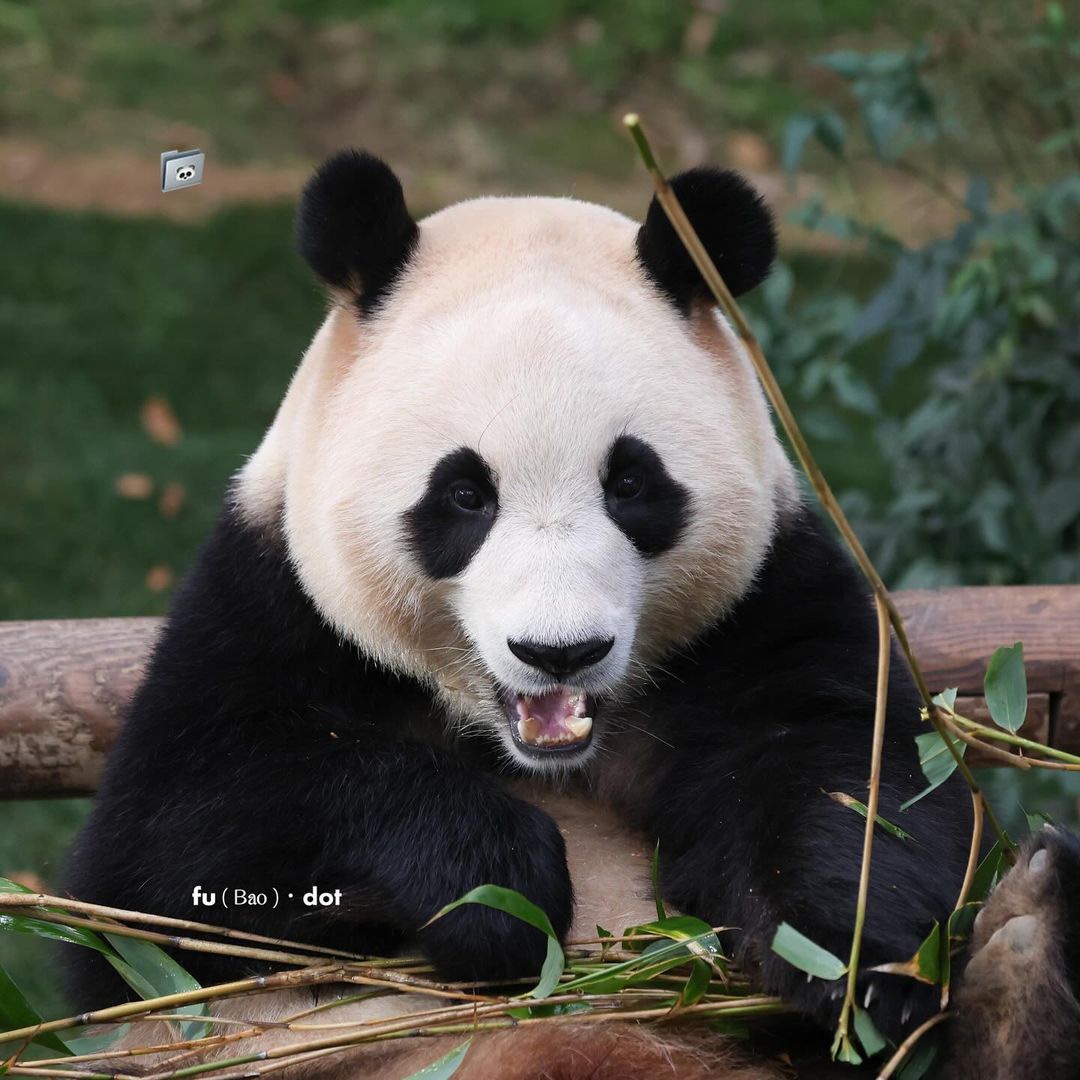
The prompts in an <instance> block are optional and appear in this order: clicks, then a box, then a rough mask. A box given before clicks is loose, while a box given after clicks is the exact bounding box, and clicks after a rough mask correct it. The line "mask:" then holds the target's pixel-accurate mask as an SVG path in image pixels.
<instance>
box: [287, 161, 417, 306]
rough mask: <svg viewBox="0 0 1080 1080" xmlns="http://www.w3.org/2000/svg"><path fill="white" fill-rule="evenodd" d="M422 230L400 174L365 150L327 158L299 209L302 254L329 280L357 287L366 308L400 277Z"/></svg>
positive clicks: (359, 300)
mask: <svg viewBox="0 0 1080 1080" xmlns="http://www.w3.org/2000/svg"><path fill="white" fill-rule="evenodd" d="M419 235H420V234H419V229H418V228H417V226H416V222H415V221H413V219H412V217H411V216H410V214H409V211H408V209H407V208H406V206H405V196H404V195H403V194H402V190H401V183H400V181H399V180H398V178H397V177H396V176H395V175H394V173H393V172H392V171H391V169H390V167H389V166H388V165H386V164H385V163H384V162H382V161H380V160H379V159H378V158H377V157H375V156H374V155H372V154H368V153H365V152H363V151H360V150H342V151H339V152H338V153H337V154H334V155H333V157H330V158H328V159H327V160H326V161H325V162H323V164H322V165H321V166H320V167H319V169H318V171H317V172H316V173H315V175H314V176H313V177H312V178H311V179H310V180H309V181H308V182H307V184H306V185H305V186H304V191H303V194H302V195H301V197H300V205H299V206H298V208H297V211H296V246H297V248H298V249H299V251H300V254H301V255H302V256H303V257H304V259H305V261H306V262H307V263H308V265H309V266H310V267H311V268H312V270H314V271H315V273H316V274H317V275H318V276H319V277H320V278H321V279H322V280H323V281H324V282H325V283H326V284H327V285H333V286H335V287H337V288H342V289H349V290H351V291H352V292H354V293H355V294H356V303H357V305H358V307H359V308H360V310H361V311H364V312H368V311H371V310H372V309H373V308H374V307H375V306H376V305H377V304H378V303H379V301H380V300H381V299H382V298H383V297H384V296H385V295H386V293H387V292H388V291H389V289H390V288H391V286H392V285H393V284H394V282H395V281H396V280H397V278H398V276H399V275H400V274H401V272H402V270H403V269H404V268H405V265H406V264H407V263H408V261H409V256H410V255H411V254H412V252H413V249H414V248H415V247H416V243H417V240H418V238H419Z"/></svg>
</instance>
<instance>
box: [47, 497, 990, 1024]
mask: <svg viewBox="0 0 1080 1080" xmlns="http://www.w3.org/2000/svg"><path fill="white" fill-rule="evenodd" d="M875 654H876V645H875V632H874V619H873V616H872V614H871V609H870V605H869V601H868V599H867V596H866V593H865V589H864V587H863V585H862V582H861V580H860V579H859V577H858V575H857V574H856V572H855V571H854V570H853V569H852V567H851V565H850V564H849V562H848V560H847V559H846V557H845V556H844V555H843V554H842V553H841V551H840V549H839V547H838V545H837V544H836V542H835V541H834V540H833V539H832V538H831V537H830V536H828V535H827V534H826V532H825V531H824V529H823V528H822V527H821V526H820V525H819V524H818V522H817V521H816V519H815V518H814V517H813V516H812V515H809V514H805V515H803V516H802V517H800V518H799V519H798V520H795V521H791V522H789V523H787V525H786V526H785V527H784V528H783V529H782V531H781V532H780V534H779V535H778V537H777V539H776V542H775V545H774V548H773V550H772V552H771V554H770V556H769V558H768V561H767V563H766V565H765V567H764V569H763V571H762V573H761V576H760V581H759V584H758V585H757V587H756V588H755V589H754V590H753V592H752V593H751V594H750V595H749V596H748V597H747V598H746V599H745V600H744V601H743V602H742V603H740V604H739V605H738V607H737V608H736V610H735V611H734V612H733V613H732V615H731V616H730V618H728V619H727V620H726V621H724V622H722V623H720V624H718V625H717V626H715V627H714V628H713V629H712V630H710V631H709V632H707V633H706V634H705V635H704V636H703V637H702V638H701V639H700V640H698V641H697V642H696V643H695V644H694V646H693V647H692V648H690V649H687V650H686V651H685V652H684V653H683V654H682V655H680V656H678V657H675V658H672V659H671V660H669V661H668V662H667V663H666V664H665V667H666V668H667V670H668V672H669V674H667V675H666V676H662V677H660V679H659V682H658V685H656V686H654V687H651V688H650V689H649V690H648V692H647V693H646V694H645V695H644V697H643V698H642V699H641V700H640V701H639V702H637V703H636V705H635V706H634V708H633V711H634V712H635V713H636V714H638V715H643V716H644V717H646V722H647V724H648V728H649V730H651V731H654V732H655V733H657V734H658V735H660V737H661V740H662V741H659V740H651V739H645V740H644V744H645V747H646V749H644V750H642V751H641V754H642V757H641V760H639V761H638V762H637V764H638V766H639V768H640V769H641V772H642V774H643V775H644V776H645V777H647V778H648V779H647V780H646V781H644V782H643V783H642V784H641V785H640V788H639V790H638V791H637V793H636V794H635V797H634V799H633V800H631V801H629V802H628V803H627V805H626V806H625V811H626V813H627V814H628V815H629V817H630V818H631V820H632V821H633V822H634V823H635V824H637V825H638V826H639V827H641V828H643V829H644V830H646V831H647V833H648V834H649V835H652V836H657V837H658V838H659V840H660V850H661V865H662V871H663V882H664V892H665V895H666V896H667V897H668V898H669V900H671V901H672V902H673V903H675V904H678V905H679V906H681V907H682V908H684V909H685V910H687V911H689V912H691V913H694V914H698V915H701V916H702V917H704V918H706V919H709V920H710V921H712V922H713V923H714V924H716V925H721V924H723V925H728V926H737V927H739V928H740V930H739V931H738V932H737V933H736V934H735V935H734V943H735V945H736V947H737V948H738V950H739V951H740V953H741V955H742V956H743V958H744V959H745V960H746V961H747V962H748V963H749V965H750V966H751V968H756V969H757V971H758V975H759V978H760V979H761V981H762V982H763V984H764V986H765V988H766V989H768V990H770V991H777V992H780V993H783V994H784V995H786V996H787V997H789V998H790V999H791V1000H793V1001H795V1002H796V1003H798V1004H800V1005H802V1006H803V1007H804V1008H805V1009H807V1010H808V1011H810V1012H814V1013H817V1014H819V1015H825V1016H828V1015H830V1014H831V1013H832V1012H833V1011H834V1009H835V1007H836V1005H837V1004H838V1002H837V1001H836V999H835V998H834V997H833V996H832V995H833V991H834V989H835V987H834V985H833V984H824V983H821V982H820V981H818V980H814V981H813V982H810V983H808V982H807V981H806V979H805V977H804V976H803V975H801V974H800V973H798V972H796V971H795V970H794V969H792V968H790V967H788V966H787V965H786V964H784V963H783V962H782V961H780V960H779V959H778V958H777V957H775V956H774V955H773V954H772V953H771V952H770V950H769V942H770V940H771V936H772V933H773V930H774V929H775V926H776V924H777V922H778V921H779V920H781V919H784V920H787V921H789V922H791V923H792V924H793V925H794V926H795V927H797V928H798V929H799V930H801V931H803V932H804V933H806V934H808V935H809V936H810V937H812V938H813V939H814V940H816V941H818V942H820V943H821V944H822V945H824V946H825V947H827V948H830V949H832V950H834V951H835V952H837V953H838V954H840V955H844V953H845V950H846V948H847V946H848V943H849V935H850V928H851V923H852V915H853V910H854V900H855V893H856V882H857V878H858V870H859V857H860V851H861V844H862V818H860V817H859V816H858V815H856V814H855V813H854V812H853V811H851V810H850V809H847V808H845V807H843V806H840V805H839V804H837V803H836V802H834V801H833V800H831V799H829V798H828V797H827V796H826V795H825V794H823V791H844V792H847V793H850V794H853V795H856V796H858V795H859V794H860V793H861V792H862V791H864V790H865V784H866V775H867V768H868V761H869V741H870V727H871V715H872V711H873V708H872V703H873V685H874V667H875ZM441 719H442V718H441V717H440V716H439V715H438V710H437V709H436V708H435V707H434V705H433V701H432V699H431V697H430V694H429V692H427V691H425V690H424V689H422V688H421V687H420V686H419V685H417V684H415V683H413V682H411V681H409V680H405V679H400V678H396V677H394V676H392V675H389V674H387V673H386V672H384V671H382V670H380V669H378V668H376V667H375V666H374V665H372V664H371V663H370V662H368V661H366V660H365V659H364V657H363V656H362V655H359V654H358V652H357V650H356V649H355V647H353V646H351V645H349V644H347V643H345V642H342V641H341V640H340V639H339V638H338V637H337V636H336V635H335V634H334V633H333V632H332V631H331V630H329V629H328V628H327V627H326V626H325V625H324V623H323V622H322V620H321V619H320V617H319V615H318V614H317V612H316V611H315V610H314V608H313V606H312V604H311V603H310V602H309V601H308V600H307V598H306V597H305V595H304V594H303V592H302V591H301V589H300V587H299V585H298V584H297V581H296V579H295V577H294V575H293V572H292V570H291V568H290V565H289V563H288V560H287V558H286V557H285V553H284V550H283V545H282V541H281V540H280V538H279V537H277V536H273V535H262V534H259V533H257V532H255V531H253V530H252V529H250V528H248V527H246V526H244V525H243V524H241V522H240V521H239V520H238V519H237V518H236V517H235V515H234V514H233V513H232V512H231V511H226V512H225V514H224V515H223V517H222V519H221V521H220V522H219V524H218V526H217V528H216V530H215V532H214V534H213V535H212V536H211V538H210V539H209V541H208V542H207V544H206V545H205V547H204V548H203V550H202V553H201V554H200V556H199V558H198V561H197V564H196V567H195V569H194V571H193V573H192V575H191V577H190V579H189V580H188V581H187V583H186V584H185V585H184V587H183V588H182V589H181V590H180V592H179V593H178V595H177V598H176V601H175V604H174V609H173V612H172V615H171V618H170V620H169V623H168V626H167V629H166V630H165V632H164V635H163V637H162V639H161V641H160V643H159V645H158V647H157V649H156V651H155V654H154V657H153V661H152V663H151V666H150V669H149V672H148V675H147V678H146V680H145V682H144V683H143V686H142V687H141V689H140V691H139V693H138V695H137V696H136V699H135V701H134V704H133V706H132V709H131V714H130V716H129V717H128V719H127V721H126V722H125V724H124V726H123V728H122V731H121V734H120V737H119V740H118V742H117V744H116V746H115V748H114V750H113V752H112V754H111V756H110V759H109V763H108V767H107V770H106V773H105V776H104V779H103V782H102V784H101V788H100V791H99V795H98V798H97V801H96V805H95V808H94V812H93V814H92V816H91V818H90V820H89V823H88V824H87V826H86V828H85V830H84V832H83V833H82V835H81V836H80V838H79V841H78V843H77V846H76V849H75V852H74V855H73V860H72V869H71V874H70V876H69V879H68V881H67V887H68V888H69V889H70V890H71V892H72V893H73V894H74V895H76V896H79V897H82V898H84V899H88V900H92V901H97V902H99V903H105V904H112V905H116V906H120V907H127V908H135V909H141V910H145V911H155V912H161V913H165V914H172V915H177V916H184V917H192V916H195V917H199V916H203V917H211V916H212V921H214V922H222V921H225V922H231V923H233V924H235V925H237V926H243V927H245V928H247V929H250V930H254V931H257V932H260V933H264V934H271V935H274V936H281V937H288V938H292V939H298V940H307V941H310V942H312V943H315V944H319V943H333V944H336V945H338V946H340V947H342V948H346V949H350V950H354V951H359V952H370V951H378V952H384V951H386V950H387V949H389V948H392V947H394V946H395V945H397V944H398V943H399V942H400V940H401V939H402V938H403V937H407V936H409V935H411V934H414V933H415V932H416V930H417V928H418V927H419V926H420V925H421V924H422V923H423V922H424V921H425V920H426V919H427V918H428V917H429V916H430V915H431V914H432V913H433V912H434V911H436V910H437V909H438V908H439V907H440V905H442V904H444V903H446V902H447V901H449V900H452V899H454V898H455V897H457V896H459V895H461V894H462V893H464V892H466V891H467V890H468V889H470V888H472V887H473V886H475V885H478V884H480V883H482V882H488V881H490V882H495V883H499V884H503V885H508V886H510V887H512V888H516V889H519V890H520V891H522V892H523V893H525V894H526V895H528V896H530V897H531V898H532V899H533V900H534V901H535V902H536V903H538V904H539V905H540V906H541V907H543V908H544V909H545V910H546V911H547V912H548V914H549V915H550V916H551V919H552V922H553V924H554V925H555V927H556V928H557V929H558V931H559V932H560V933H565V931H566V929H567V927H568V926H569V922H570V905H571V887H570V881H569V876H568V872H567V866H566V860H565V854H564V850H563V843H562V839H561V837H560V834H559V831H558V829H557V828H556V826H555V824H554V823H553V822H552V820H551V819H550V818H549V817H547V815H545V814H544V813H542V812H541V811H539V810H537V809H535V808H533V807H532V806H530V805H528V804H526V803H523V802H521V801H519V800H518V799H516V798H514V797H512V796H511V795H509V794H507V793H506V792H505V791H504V790H503V788H502V786H501V782H500V778H499V776H498V775H497V773H496V772H495V771H494V770H493V769H492V768H491V767H490V766H484V765H482V764H481V763H480V755H479V753H478V754H477V755H476V756H475V757H474V756H473V752H472V751H471V749H470V745H471V744H469V743H458V744H456V745H450V744H449V742H448V739H447V737H446V736H444V734H443V729H442V723H441ZM636 723H637V722H636ZM889 725H890V730H889V737H888V739H887V742H886V748H885V767H884V779H883V788H882V806H881V812H882V813H883V814H884V815H885V816H886V817H889V818H891V819H893V820H895V821H897V822H898V823H899V824H901V825H903V827H904V828H905V829H907V830H908V831H909V832H911V833H912V834H913V835H914V836H915V839H914V840H911V841H901V840H897V839H895V838H894V837H891V836H888V835H885V834H882V835H879V837H878V840H877V843H876V845H875V855H874V875H873V885H872V890H871V899H870V908H869V918H868V921H867V927H866V938H865V943H864V956H865V959H866V963H867V964H872V963H877V962H881V961H884V960H897V959H904V958H907V957H908V956H910V955H911V954H912V952H913V951H914V949H915V947H916V946H917V944H918V943H919V941H920V940H921V938H922V936H923V935H924V934H925V932H926V931H927V929H928V926H929V923H930V922H931V921H932V920H933V919H935V918H938V919H940V918H943V917H944V916H945V915H947V913H948V911H949V908H950V905H951V903H952V901H953V900H954V899H955V896H956V894H957V892H958V890H959V885H960V877H961V875H962V870H963V866H964V856H965V853H966V844H967V832H968V828H969V803H968V799H967V796H966V793H965V791H964V789H963V787H962V786H961V785H959V784H957V783H947V784H946V785H944V786H943V787H942V788H940V789H938V791H936V792H935V793H934V794H933V795H932V796H930V797H928V798H926V799H924V800H923V801H922V802H920V803H918V804H916V806H915V807H914V808H913V809H912V810H910V811H908V812H907V813H906V814H901V813H900V812H899V810H898V803H899V802H901V801H902V800H903V799H905V798H907V797H908V796H910V795H911V794H913V793H914V792H915V791H916V790H918V789H919V788H920V786H921V784H922V782H923V781H922V777H921V774H920V771H919V767H918V763H917V761H916V756H915V750H914V744H913V735H914V734H915V733H916V732H917V731H918V730H920V722H919V719H918V708H917V700H916V697H915V694H914V691H913V689H912V687H911V683H910V680H909V678H908V676H907V674H906V673H905V671H904V669H903V666H902V664H901V663H900V662H899V660H897V661H896V662H895V664H894V674H893V678H892V682H891V691H890V715H889ZM639 726H640V724H639ZM667 744H671V747H670V748H669V746H668V745H667ZM485 756H486V755H485ZM196 884H201V885H202V886H203V888H204V889H210V890H217V891H218V892H219V893H220V891H222V890H224V889H233V888H244V889H247V890H249V891H267V892H268V891H270V890H271V889H272V888H274V887H276V888H277V889H278V890H279V891H280V894H281V896H282V903H281V905H280V906H279V907H278V908H277V909H276V910H274V909H272V908H269V907H263V908H250V907H233V908H231V909H230V910H229V911H228V912H223V911H222V910H221V908H220V907H218V908H215V909H213V910H212V911H206V910H204V909H198V908H193V906H192V903H191V896H192V890H193V888H194V886H195V885H196ZM312 885H318V886H319V887H320V888H321V889H328V890H332V889H336V888H341V889H342V890H343V892H344V900H345V902H344V904H343V906H342V907H341V908H340V909H333V908H331V909H324V910H321V911H319V910H317V911H312V910H310V909H307V908H305V907H303V906H301V905H300V904H299V903H298V902H297V901H292V902H290V901H287V900H286V899H285V896H286V894H287V893H288V892H290V891H291V892H293V893H294V894H295V895H296V897H297V900H298V899H299V897H300V896H301V894H302V892H303V891H305V890H307V889H308V888H309V887H310V886H312ZM419 941H420V944H421V947H422V948H424V949H425V950H426V951H427V952H428V953H429V955H430V956H431V957H432V959H433V960H434V962H435V964H436V966H437V968H438V970H439V971H440V973H441V974H443V975H445V976H448V977H453V978H460V977H466V976H482V977H487V978H501V977H507V976H509V975H510V974H515V975H520V974H522V973H523V972H527V971H529V970H530V969H534V970H535V969H538V968H539V966H540V963H541V960H542V957H543V952H544V944H543V939H542V937H541V936H540V935H539V933H538V932H536V931H534V930H531V929H529V928H528V927H526V926H524V924H521V923H517V922H514V921H512V920H510V919H509V918H506V917H504V916H501V915H499V914H497V913H495V912H492V911H490V910H488V909H485V908H467V909H463V910H461V911H459V912H455V913H454V914H453V915H452V916H451V917H449V918H447V919H445V920H442V921H441V922H437V923H435V924H434V925H433V926H432V927H431V928H430V929H428V930H425V931H423V932H422V933H421V934H420V936H419ZM75 951H76V952H77V953H78V954H79V955H77V956H75V957H73V958H72V964H73V969H74V981H75V985H76V989H77V996H78V1003H79V1005H80V1007H87V1006H91V1005H95V1004H97V1005H101V1004H105V1003H107V1002H109V1001H110V1000H115V999H116V998H117V996H118V994H119V993H120V992H121V988H120V987H119V986H118V985H117V983H116V982H115V981H109V972H108V969H107V968H105V967H103V965H101V964H100V963H98V962H97V958H96V956H94V955H92V954H88V952H87V951H85V950H75ZM184 962H185V963H188V964H190V966H191V967H192V969H193V971H194V973H195V974H196V976H197V977H199V978H201V979H204V980H206V979H214V978H221V977H224V976H226V975H228V974H232V973H235V966H231V967H230V966H229V962H228V961H225V960H222V959H219V958H212V957H200V956H198V955H197V954H185V955H184ZM234 964H235V962H234ZM876 978H882V977H876ZM889 982H890V980H888V979H882V983H883V985H882V987H881V989H880V990H879V992H878V995H877V998H876V1000H875V1002H874V1005H873V1007H872V1009H871V1012H872V1013H873V1014H874V1015H875V1018H876V1019H877V1020H878V1021H879V1023H880V1024H881V1026H882V1027H883V1028H884V1029H885V1030H886V1031H887V1032H890V1033H894V1032H896V1031H897V1030H898V1029H899V1027H900V1020H899V1014H900V1011H901V1009H902V1007H903V1003H904V1001H905V999H906V997H907V996H908V995H909V994H910V993H912V992H914V996H915V998H916V999H917V1000H916V1001H915V1006H916V1008H915V1013H914V1016H915V1018H918V1017H921V1016H922V1015H924V1014H925V1013H926V1012H927V1011H929V1009H930V1008H931V1004H932V1002H931V1000H930V999H931V998H932V994H930V993H923V992H922V991H921V990H920V989H919V988H918V987H917V984H913V983H911V982H910V980H898V979H894V980H891V982H892V983H893V985H888V984H889ZM913 988H914V990H913ZM920 995H921V996H920Z"/></svg>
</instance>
